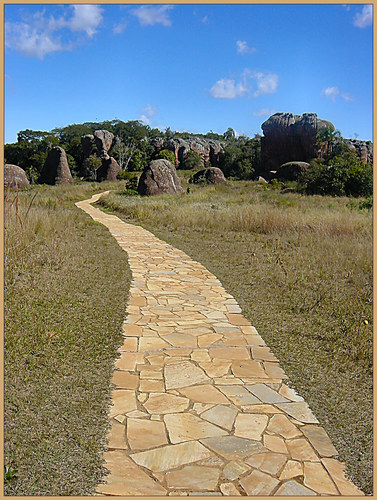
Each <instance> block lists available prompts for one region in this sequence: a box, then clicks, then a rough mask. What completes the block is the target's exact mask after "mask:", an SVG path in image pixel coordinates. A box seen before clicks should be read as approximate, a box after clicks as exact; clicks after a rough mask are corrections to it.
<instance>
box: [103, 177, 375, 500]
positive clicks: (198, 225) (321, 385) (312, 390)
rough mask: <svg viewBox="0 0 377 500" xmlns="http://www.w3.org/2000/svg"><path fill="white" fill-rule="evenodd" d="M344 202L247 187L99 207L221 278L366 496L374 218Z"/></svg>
mask: <svg viewBox="0 0 377 500" xmlns="http://www.w3.org/2000/svg"><path fill="white" fill-rule="evenodd" d="M349 202H350V200H349V199H347V198H331V197H314V196H313V197H305V196H301V195H299V194H294V193H287V194H281V193H280V192H278V191H276V190H273V189H268V190H266V189H265V188H264V187H263V186H262V185H255V184H252V183H249V182H234V183H230V184H229V185H228V186H225V187H217V188H215V187H205V188H196V187H192V188H191V192H190V194H183V195H180V196H176V197H174V196H159V197H151V198H140V197H131V196H129V197H126V196H124V195H120V194H115V193H111V194H110V195H108V196H107V197H106V198H104V199H102V200H101V201H100V203H101V204H102V206H104V207H107V208H108V209H109V210H112V211H116V213H117V214H118V215H120V216H121V217H122V218H124V219H127V220H128V221H129V222H135V223H138V224H142V225H143V226H144V227H146V228H147V229H149V230H150V231H152V232H153V233H154V234H156V235H157V236H159V237H160V238H162V239H164V240H165V241H168V242H169V243H171V244H173V245H174V246H176V247H178V248H180V249H182V250H184V251H185V252H186V253H188V254H189V255H190V256H191V257H193V258H194V259H195V260H198V261H199V262H201V263H202V264H203V265H205V266H206V267H207V268H208V269H209V270H210V271H211V272H213V273H214V274H215V275H216V276H217V277H218V278H219V279H220V280H221V281H222V283H223V285H224V286H225V288H226V289H227V290H228V291H229V292H230V293H231V294H232V295H234V297H235V298H236V299H237V300H238V302H239V303H240V305H241V307H242V308H243V312H244V314H245V315H246V316H247V317H248V318H249V319H250V320H251V321H252V323H253V324H254V325H255V326H256V327H257V329H258V331H259V332H260V333H261V335H262V336H263V338H264V339H265V341H266V342H267V343H268V345H269V346H270V347H271V348H272V350H273V351H274V353H275V354H276V355H277V357H278V358H279V359H280V361H281V364H282V366H283V367H284V369H285V371H286V373H287V374H288V375H289V377H290V379H291V381H292V383H293V385H294V386H295V387H296V388H297V389H298V390H299V392H300V393H301V394H302V395H303V396H304V397H305V399H306V400H307V401H308V402H309V404H310V406H311V407H312V409H313V410H314V411H315V413H316V414H317V416H318V418H319V420H320V422H321V424H322V425H323V426H324V427H325V428H326V430H327V432H328V433H329V435H330V437H331V439H332V440H333V442H334V444H335V446H336V447H337V449H338V451H339V453H340V456H341V458H342V459H343V460H345V461H346V464H347V468H348V471H349V474H350V476H351V478H352V479H353V480H354V481H355V483H356V484H358V485H359V487H361V488H362V489H363V491H364V492H365V493H369V494H370V493H371V492H372V460H373V448H372V439H371V436H372V347H373V345H372V216H371V214H370V213H368V212H364V211H363V212H361V211H358V210H350V208H349V207H350V203H349ZM365 321H367V322H368V324H365Z"/></svg>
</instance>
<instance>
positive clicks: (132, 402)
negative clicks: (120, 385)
mask: <svg viewBox="0 0 377 500" xmlns="http://www.w3.org/2000/svg"><path fill="white" fill-rule="evenodd" d="M112 402H113V406H111V408H110V412H109V416H110V417H115V416H116V415H120V414H122V413H127V412H128V411H131V410H136V408H137V405H136V396H135V391H126V390H123V389H119V390H116V391H113V392H112Z"/></svg>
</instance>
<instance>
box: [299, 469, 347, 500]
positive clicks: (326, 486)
mask: <svg viewBox="0 0 377 500" xmlns="http://www.w3.org/2000/svg"><path fill="white" fill-rule="evenodd" d="M304 485H305V486H307V487H308V488H310V489H312V490H314V491H315V492H317V493H319V494H324V495H339V492H338V490H337V489H336V488H335V486H334V483H333V482H332V481H331V479H330V476H329V475H328V473H327V472H326V469H325V468H324V467H323V465H322V464H321V463H319V462H318V463H312V462H305V463H304Z"/></svg>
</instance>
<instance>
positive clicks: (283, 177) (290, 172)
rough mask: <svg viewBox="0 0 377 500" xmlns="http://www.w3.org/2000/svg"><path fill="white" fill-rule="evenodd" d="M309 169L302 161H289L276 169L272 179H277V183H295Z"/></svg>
mask: <svg viewBox="0 0 377 500" xmlns="http://www.w3.org/2000/svg"><path fill="white" fill-rule="evenodd" d="M309 167H310V165H309V163H306V162H304V161H290V162H287V163H283V165H281V166H280V167H279V168H278V169H277V171H276V173H275V174H274V176H273V178H274V179H278V180H279V181H297V180H298V179H299V177H300V175H301V174H302V173H303V172H305V170H307V169H308V168H309Z"/></svg>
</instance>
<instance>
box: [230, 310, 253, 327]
mask: <svg viewBox="0 0 377 500" xmlns="http://www.w3.org/2000/svg"><path fill="white" fill-rule="evenodd" d="M226 317H227V318H228V320H229V322H230V323H231V324H232V325H237V326H251V325H250V321H249V320H247V319H246V318H245V317H244V316H242V314H232V313H227V314H226Z"/></svg>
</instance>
